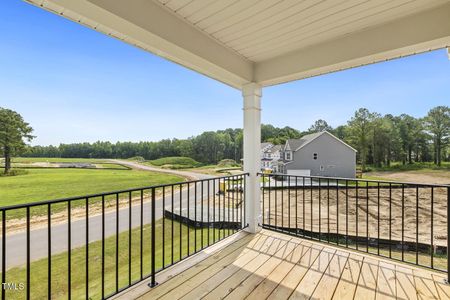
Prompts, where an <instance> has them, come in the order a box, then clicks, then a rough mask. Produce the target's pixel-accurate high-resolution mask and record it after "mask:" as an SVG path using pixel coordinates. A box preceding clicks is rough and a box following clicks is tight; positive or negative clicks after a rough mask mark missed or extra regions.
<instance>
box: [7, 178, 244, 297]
mask: <svg viewBox="0 0 450 300" xmlns="http://www.w3.org/2000/svg"><path fill="white" fill-rule="evenodd" d="M247 176H248V174H238V175H230V176H221V177H214V178H208V179H202V180H191V181H186V182H179V183H175V184H164V185H157V186H148V187H143V188H133V189H127V190H120V191H114V192H107V193H98V194H92V195H85V196H82V197H71V198H66V199H57V200H51V201H40V202H34V203H28V204H20V205H11V206H4V207H0V214H1V218H2V221H1V226H2V230H1V253H2V254H1V273H2V274H1V276H2V283H3V285H2V287H3V288H2V299H7V298H9V297H17V296H18V294H17V293H22V294H23V295H19V296H20V298H26V299H30V298H31V297H32V298H39V299H40V298H48V299H52V298H69V299H71V298H74V299H78V298H85V299H104V298H109V297H111V296H113V295H116V294H117V293H119V292H121V291H123V290H124V289H126V288H129V287H131V286H133V285H135V284H137V283H139V282H142V281H143V280H146V279H150V286H152V287H153V286H155V285H156V284H157V283H156V275H157V274H158V272H160V271H161V270H164V269H166V268H168V267H170V266H173V265H174V264H176V263H178V262H180V261H182V260H183V259H185V258H187V257H189V256H191V255H193V254H195V253H197V252H198V251H201V250H202V249H204V248H206V247H208V246H210V245H213V244H215V243H217V242H218V241H220V240H222V239H224V238H226V237H228V236H230V235H232V234H233V233H235V232H237V231H239V230H241V229H243V228H245V227H246V224H245V216H246V211H245V187H246V178H247Z"/></svg>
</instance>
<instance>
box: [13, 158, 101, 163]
mask: <svg viewBox="0 0 450 300" xmlns="http://www.w3.org/2000/svg"><path fill="white" fill-rule="evenodd" d="M12 162H13V163H33V162H84V163H95V162H98V163H102V162H106V160H105V159H101V158H61V157H14V158H13V159H12Z"/></svg>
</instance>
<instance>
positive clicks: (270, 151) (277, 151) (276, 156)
mask: <svg viewBox="0 0 450 300" xmlns="http://www.w3.org/2000/svg"><path fill="white" fill-rule="evenodd" d="M281 150H282V146H281V145H273V144H271V143H261V170H267V169H271V170H272V171H274V172H278V161H279V160H280V158H281Z"/></svg>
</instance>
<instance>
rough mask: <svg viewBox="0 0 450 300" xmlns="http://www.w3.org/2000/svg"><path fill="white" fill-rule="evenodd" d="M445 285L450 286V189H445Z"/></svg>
mask: <svg viewBox="0 0 450 300" xmlns="http://www.w3.org/2000/svg"><path fill="white" fill-rule="evenodd" d="M431 238H433V237H431ZM447 284H450V187H447Z"/></svg>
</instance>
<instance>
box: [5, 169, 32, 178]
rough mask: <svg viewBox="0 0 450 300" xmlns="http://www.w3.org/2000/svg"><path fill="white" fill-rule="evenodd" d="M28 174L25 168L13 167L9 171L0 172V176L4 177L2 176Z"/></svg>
mask: <svg viewBox="0 0 450 300" xmlns="http://www.w3.org/2000/svg"><path fill="white" fill-rule="evenodd" d="M25 174H28V171H27V170H23V169H13V170H11V171H9V172H8V173H3V172H2V173H0V177H4V176H19V175H25Z"/></svg>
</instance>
